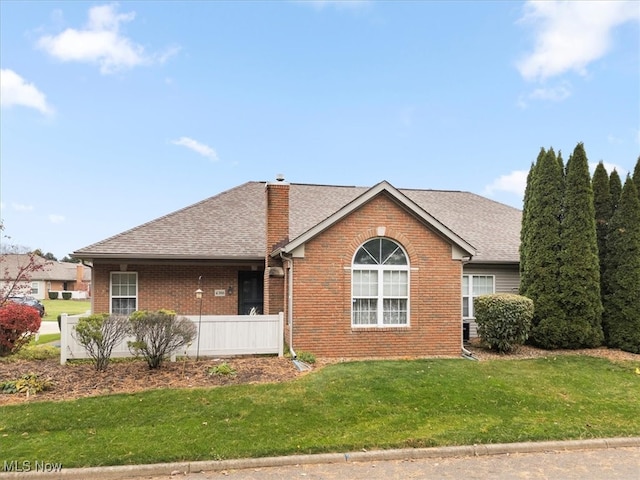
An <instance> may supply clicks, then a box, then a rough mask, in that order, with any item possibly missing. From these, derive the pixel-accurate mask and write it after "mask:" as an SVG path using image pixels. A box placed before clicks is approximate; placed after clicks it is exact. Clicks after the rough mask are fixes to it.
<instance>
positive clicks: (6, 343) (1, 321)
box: [0, 302, 42, 357]
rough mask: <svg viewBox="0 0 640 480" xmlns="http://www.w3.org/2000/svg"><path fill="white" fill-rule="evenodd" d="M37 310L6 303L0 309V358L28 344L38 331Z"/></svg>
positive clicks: (38, 315) (38, 317) (38, 318)
mask: <svg viewBox="0 0 640 480" xmlns="http://www.w3.org/2000/svg"><path fill="white" fill-rule="evenodd" d="M41 322H42V320H41V319H40V314H39V313H38V310H36V309H35V308H33V307H30V306H28V305H23V304H19V303H13V302H6V303H5V304H4V305H2V307H0V357H4V356H7V355H10V354H12V353H15V352H17V351H18V350H20V349H21V348H22V347H23V346H24V345H26V344H27V343H29V341H30V340H31V337H32V336H33V335H34V334H35V333H37V332H38V330H39V329H40V323H41Z"/></svg>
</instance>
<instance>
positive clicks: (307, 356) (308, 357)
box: [296, 352, 316, 365]
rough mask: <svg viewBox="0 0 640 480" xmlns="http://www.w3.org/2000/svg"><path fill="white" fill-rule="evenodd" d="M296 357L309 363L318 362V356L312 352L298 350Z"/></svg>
mask: <svg viewBox="0 0 640 480" xmlns="http://www.w3.org/2000/svg"><path fill="white" fill-rule="evenodd" d="M296 359H297V360H300V361H301V362H304V363H308V364H310V365H313V364H314V363H316V356H315V355H314V354H313V353H310V352H298V353H297V354H296Z"/></svg>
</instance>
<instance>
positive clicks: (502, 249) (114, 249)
mask: <svg viewBox="0 0 640 480" xmlns="http://www.w3.org/2000/svg"><path fill="white" fill-rule="evenodd" d="M264 189H265V182H247V183H245V184H242V185H240V186H238V187H235V188H233V189H231V190H227V191H225V192H222V193H220V194H218V195H215V196H213V197H210V198H208V199H206V200H203V201H201V202H199V203H196V204H194V205H191V206H188V207H186V208H183V209H181V210H178V211H176V212H173V213H170V214H168V215H165V216H163V217H160V218H158V219H156V220H152V221H150V222H148V223H145V224H143V225H140V226H138V227H135V228H133V229H131V230H127V231H125V232H122V233H120V234H118V235H115V236H113V237H110V238H107V239H106V240H103V241H101V242H98V243H95V244H93V245H90V246H88V247H85V248H82V249H80V250H77V251H76V252H74V255H75V256H78V257H81V258H100V257H104V258H117V257H118V258H148V259H171V258H175V259H189V258H191V259H229V260H233V259H237V260H243V259H244V260H255V259H261V258H264V255H265V238H264V236H265V228H266V225H265V218H264V216H265V211H266V205H265V193H264ZM367 190H368V188H367V187H346V186H332V185H308V184H296V183H293V184H291V185H290V193H289V195H290V197H289V199H290V200H289V203H290V211H289V219H290V228H289V238H290V240H293V239H295V238H296V237H298V236H300V235H302V234H303V233H304V232H306V231H307V230H309V229H310V228H312V227H314V226H315V225H317V224H318V223H320V222H321V221H323V220H324V219H326V218H327V217H329V216H331V215H332V214H333V213H335V212H336V211H337V210H339V209H340V208H341V207H343V206H344V205H345V204H347V203H349V202H350V201H352V200H354V199H355V198H356V197H358V196H360V195H362V194H363V193H364V192H366V191H367ZM399 190H400V192H402V193H403V194H404V195H406V196H407V197H408V198H409V199H411V200H412V201H414V202H415V203H417V204H418V205H420V206H421V207H422V208H423V209H424V210H426V211H427V212H428V213H429V214H431V215H432V216H433V217H435V218H436V219H437V220H439V221H440V222H441V223H443V224H444V225H446V226H447V227H448V228H450V229H451V230H452V231H453V232H455V233H456V234H457V235H459V236H460V237H462V238H463V239H464V240H466V241H467V242H468V243H470V244H472V245H473V246H474V247H475V248H476V249H477V254H476V256H475V257H474V261H476V262H481V261H482V262H517V261H518V248H519V244H520V222H521V211H520V210H518V209H516V208H513V207H509V206H507V205H504V204H501V203H498V202H495V201H493V200H490V199H487V198H485V197H482V196H479V195H476V194H473V193H469V192H459V191H441V190H411V189H409V190H406V189H399Z"/></svg>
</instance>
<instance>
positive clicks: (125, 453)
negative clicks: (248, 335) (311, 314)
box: [0, 356, 640, 468]
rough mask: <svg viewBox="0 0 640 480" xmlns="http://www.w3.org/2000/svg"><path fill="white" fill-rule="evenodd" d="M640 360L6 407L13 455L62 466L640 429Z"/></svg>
mask: <svg viewBox="0 0 640 480" xmlns="http://www.w3.org/2000/svg"><path fill="white" fill-rule="evenodd" d="M639 365H640V362H620V363H617V362H616V363H612V362H610V361H608V360H604V359H599V358H590V357H584V356H580V357H578V356H563V357H556V358H553V357H551V358H544V359H536V360H517V361H515V360H514V361H504V360H500V361H486V362H470V361H467V360H407V361H362V362H351V363H341V364H335V365H330V366H327V367H325V368H323V369H321V370H319V371H317V372H313V373H311V374H308V375H305V376H303V377H301V378H299V379H297V380H295V381H292V382H288V383H282V384H266V385H240V386H229V387H223V388H213V389H190V390H184V389H181V390H157V391H149V392H142V393H137V394H131V395H112V396H103V397H92V398H84V399H79V400H75V401H69V402H55V403H53V402H36V403H30V404H22V405H11V406H5V407H0V451H2V453H3V457H4V458H8V459H11V460H18V461H23V460H31V461H33V458H35V456H37V457H38V458H42V459H44V460H46V461H55V462H61V463H62V464H63V465H64V466H65V467H66V468H71V467H93V466H105V465H124V464H145V463H158V462H172V461H197V460H221V459H230V458H243V457H263V456H272V455H289V454H296V453H322V452H344V451H357V450H361V449H367V450H369V449H377V448H378V449H379V448H402V447H429V446H447V445H465V444H475V443H477V444H486V443H508V442H522V441H543V440H568V439H585V438H605V437H620V436H623V437H624V436H637V435H639V434H640V375H638V374H636V373H635V369H636V368H637V367H638V366H639Z"/></svg>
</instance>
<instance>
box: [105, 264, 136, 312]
mask: <svg viewBox="0 0 640 480" xmlns="http://www.w3.org/2000/svg"><path fill="white" fill-rule="evenodd" d="M137 309H138V274H137V273H135V272H126V273H123V272H112V273H111V313H117V314H120V315H129V314H130V313H133V312H135V311H136V310H137Z"/></svg>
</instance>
